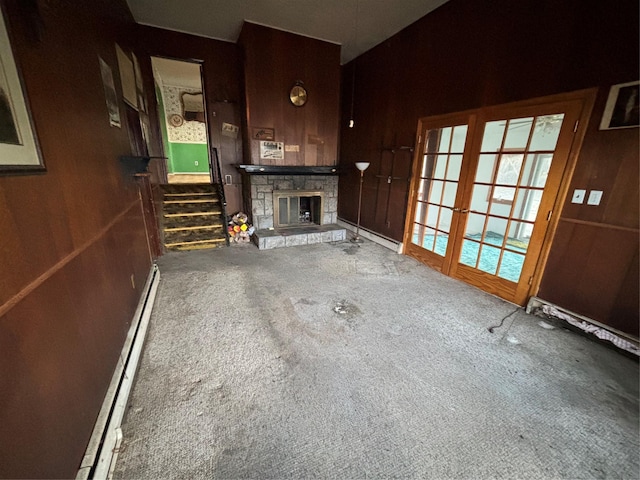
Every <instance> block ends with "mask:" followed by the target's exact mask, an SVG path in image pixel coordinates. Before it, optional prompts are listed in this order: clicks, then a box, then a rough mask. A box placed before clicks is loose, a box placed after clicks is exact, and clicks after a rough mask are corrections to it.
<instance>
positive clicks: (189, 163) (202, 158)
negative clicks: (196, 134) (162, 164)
mask: <svg viewBox="0 0 640 480" xmlns="http://www.w3.org/2000/svg"><path fill="white" fill-rule="evenodd" d="M168 157H169V172H171V173H207V172H209V156H208V153H207V144H206V143H173V142H169V152H168Z"/></svg>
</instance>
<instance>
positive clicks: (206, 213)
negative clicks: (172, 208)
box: [164, 211, 222, 217]
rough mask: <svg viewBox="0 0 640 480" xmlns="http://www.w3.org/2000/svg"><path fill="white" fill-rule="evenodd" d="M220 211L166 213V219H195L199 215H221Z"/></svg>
mask: <svg viewBox="0 0 640 480" xmlns="http://www.w3.org/2000/svg"><path fill="white" fill-rule="evenodd" d="M221 214H222V212H220V211H210V212H191V213H165V214H164V216H165V217H194V216H197V215H221Z"/></svg>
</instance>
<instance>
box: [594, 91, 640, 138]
mask: <svg viewBox="0 0 640 480" xmlns="http://www.w3.org/2000/svg"><path fill="white" fill-rule="evenodd" d="M639 88H640V82H629V83H620V84H618V85H614V86H613V87H611V89H610V90H609V97H608V98H607V104H606V105H605V107H604V113H603V114H602V121H601V122H600V130H611V129H614V128H632V127H637V126H638V125H639V124H640V115H639V114H640V109H639V105H640V103H639V101H638V97H640V94H639V91H638V90H639Z"/></svg>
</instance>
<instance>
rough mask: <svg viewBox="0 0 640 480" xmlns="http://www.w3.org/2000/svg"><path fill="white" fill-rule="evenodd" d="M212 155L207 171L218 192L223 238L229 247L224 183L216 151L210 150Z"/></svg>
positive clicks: (213, 148) (215, 149)
mask: <svg viewBox="0 0 640 480" xmlns="http://www.w3.org/2000/svg"><path fill="white" fill-rule="evenodd" d="M211 150H212V155H210V157H209V171H210V173H211V179H212V180H213V183H214V185H216V187H217V190H218V198H219V199H220V207H221V208H222V219H223V221H224V225H223V228H224V238H225V240H226V242H227V247H228V246H229V220H228V219H227V200H226V198H225V196H224V181H223V178H222V170H221V169H220V158H219V157H218V149H217V148H215V147H212V148H211Z"/></svg>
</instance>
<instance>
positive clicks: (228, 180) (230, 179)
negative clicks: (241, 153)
mask: <svg viewBox="0 0 640 480" xmlns="http://www.w3.org/2000/svg"><path fill="white" fill-rule="evenodd" d="M224 183H226V184H227V185H231V184H232V183H233V177H232V176H231V175H225V176H224Z"/></svg>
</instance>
